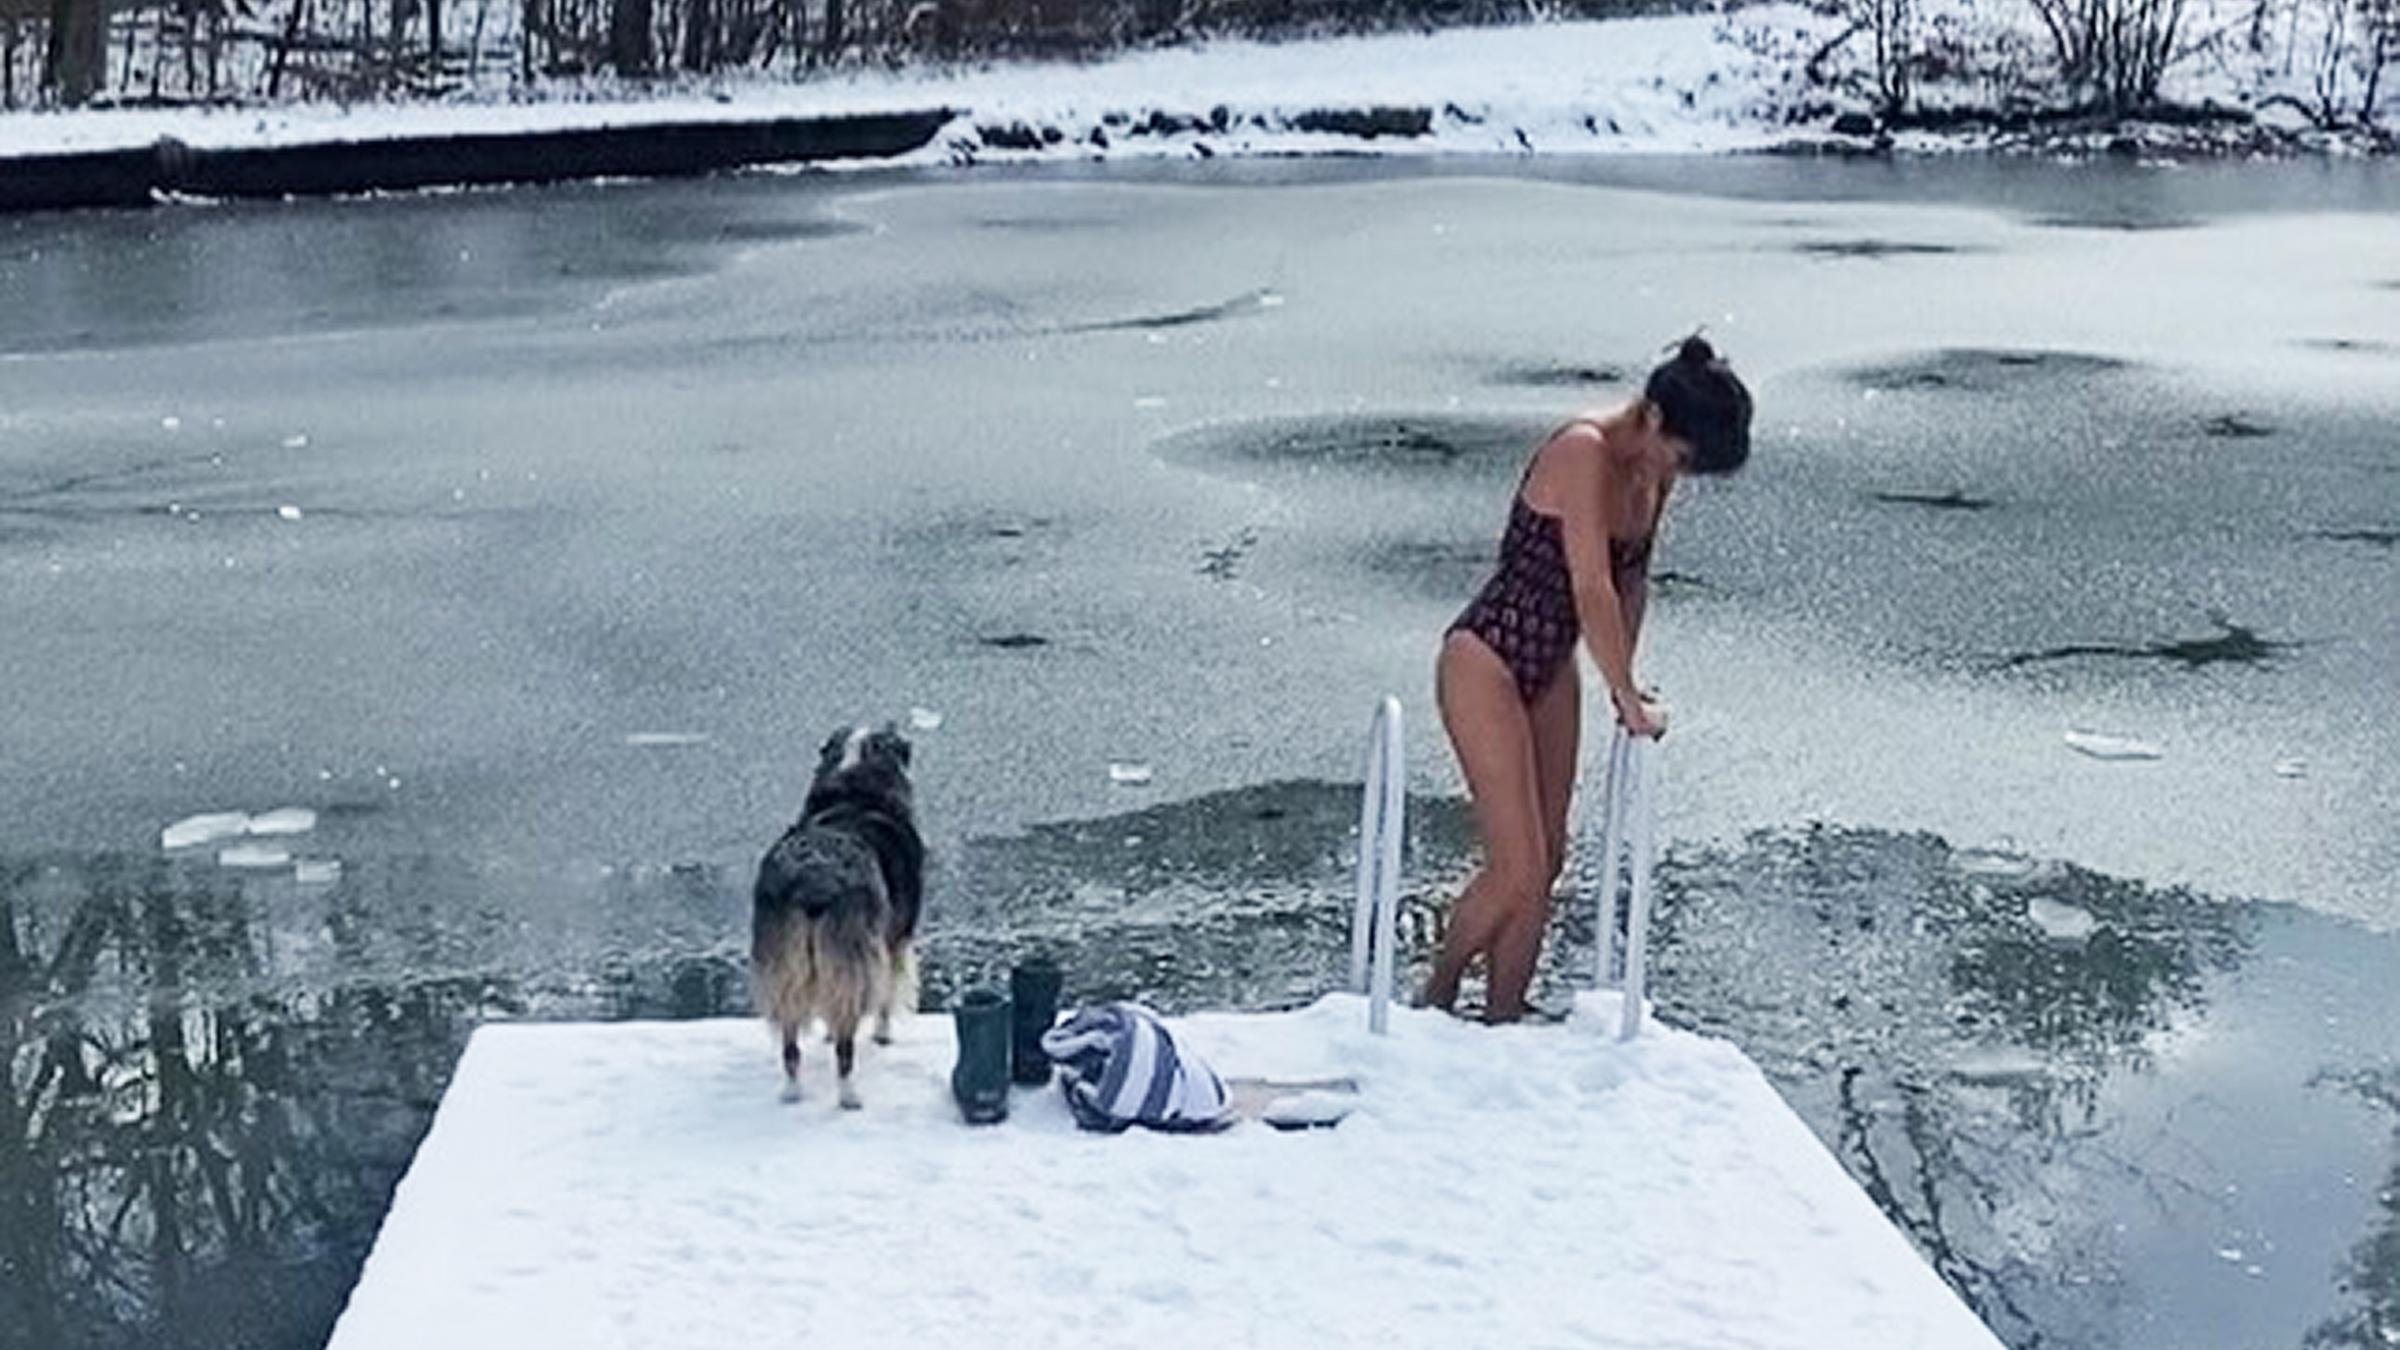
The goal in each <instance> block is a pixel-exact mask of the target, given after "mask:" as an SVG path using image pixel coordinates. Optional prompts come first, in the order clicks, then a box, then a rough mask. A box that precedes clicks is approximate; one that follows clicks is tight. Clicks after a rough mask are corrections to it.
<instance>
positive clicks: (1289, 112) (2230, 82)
mask: <svg viewBox="0 0 2400 1350" xmlns="http://www.w3.org/2000/svg"><path fill="white" fill-rule="evenodd" d="M1827 22H1828V21H1827V20H1825V19H1824V18H1823V17H1821V16H1819V15H1816V14H1814V13H1812V12H1811V11H1809V10H1807V9H1804V8H1801V7H1799V6H1796V5H1781V4H1777V5H1766V6H1759V7H1754V8H1749V9H1743V10H1739V11H1735V12H1732V13H1729V14H1715V13H1697V14H1677V15H1665V16H1652V17H1640V18H1624V19H1610V20H1600V21H1582V22H1563V23H1545V24H1528V25H1522V26H1517V27H1507V28H1467V29H1447V30H1442V31H1439V32H1433V33H1386V34H1378V35H1372V36H1359V37H1342V38H1324V39H1312V40H1307V41H1294V42H1279V43H1269V42H1254V41H1226V42H1208V43H1200V44H1193V45H1188V46H1177V47H1167V48H1157V49H1151V50H1143V51H1135V52H1131V53H1127V54H1123V55H1119V56H1116V57H1113V58H1110V59H1106V60H1101V61H1096V62H1089V63H1071V64H1061V63H1020V64H1001V65H989V66H982V67H976V68H953V69H917V70H903V71H897V72H851V73H847V74H843V75H839V76H835V77H831V78H826V79H822V80H813V81H810V82H807V83H791V82H786V81H777V80H762V81H757V82H738V81H737V82H726V83H720V84H717V85H713V86H710V87H706V88H687V89H679V90H675V91H673V92H665V93H661V92H657V91H655V90H650V89H643V88H640V87H634V86H626V85H621V84H608V85H600V86H589V87H577V88H575V89H573V90H571V91H566V92H565V93H563V94H562V95H561V96H557V97H550V98H544V99H539V100H534V101H517V102H511V101H499V100H496V99H485V100H483V101H457V102H444V103H412V104H362V105H352V106H347V107H345V106H338V105H327V104H304V105H290V106H281V107H276V108H271V109H257V108H229V109H213V110H212V109H197V108H184V109H121V110H103V111H88V110H87V111H74V112H43V113H12V114H8V115H5V116H0V162H7V161H16V162H17V163H18V164H19V165H20V166H24V165H25V164H27V162H28V161H31V160H34V159H36V158H37V157H42V156H61V155H76V154H115V155H123V154H125V153H126V152H133V151H143V152H148V153H151V154H153V155H156V156H157V157H158V158H159V159H160V160H161V161H174V160H178V159H179V157H182V156H184V155H185V152H186V151H187V150H188V151H189V152H192V153H193V154H195V155H197V156H200V157H205V156H208V155H210V154H214V153H217V152H248V153H251V154H253V155H257V156H259V157H260V164H261V165H263V164H264V163H265V162H266V159H267V157H266V156H265V155H264V154H263V153H262V152H272V151H302V150H306V151H313V152H317V153H318V154H320V155H322V154H323V152H325V151H326V150H328V149H331V148H334V147H349V146H360V145H368V144H375V145H378V146H388V145H391V144H395V143H407V144H411V145H412V146H413V147H414V148H415V149H416V150H417V152H418V153H420V154H423V155H436V156H441V155H447V156H450V157H452V158H454V159H456V160H458V162H459V163H460V165H461V176H460V177H459V179H458V180H457V181H462V182H476V181H536V180H539V179H542V178H564V177H589V176H593V174H594V173H615V172H631V173H657V172H678V171H707V170H711V169H717V168H725V167H734V166H737V165H742V164H766V163H795V162H821V161H823V160H825V159H829V158H836V157H839V158H845V159H852V160H855V161H857V162H864V163H872V164H875V165H880V166H899V167H914V166H928V165H967V164H974V163H983V162H1028V161H1032V162H1040V161H1091V160H1100V159H1124V158H1135V159H1162V158H1170V159H1193V160H1200V159H1212V158H1216V157H1219V156H1235V157H1242V156H1253V157H1256V156H1272V157H1285V156H1320V155H1351V156H1355V155H1373V156H1425V155H1506V156H1527V155H1536V156H1547V155H1580V154H1695V153H1697V154H1724V153H1797V154H1844V155H1852V154H1925V153H1950V152H1958V151H2000V152H2023V151H2033V152H2038V153H2046V154H2065V155H2070V156H2072V155H2079V154H2098V153H2113V154H2117V155H2129V156H2133V157H2141V158H2182V157H2201V156H2222V155H2258V154H2278V153H2329V154H2355V153H2368V154H2371V153H2377V152H2388V151H2389V150H2390V149H2391V142H2390V139H2389V137H2388V136H2385V135H2381V134H2379V133H2374V132H2354V133H2326V132H2319V131H2314V130H2311V129H2309V128H2307V127H2306V126H2304V125H2302V124H2300V123H2299V122H2298V121H2297V120H2296V119H2293V118H2282V119H2278V118H2277V117H2276V116H2274V115H2273V113H2272V111H2270V113H2269V114H2267V115H2264V116H2262V115H2259V114H2256V113H2254V112H2252V111H2250V110H2249V107H2248V106H2247V104H2248V103H2251V102H2257V101H2259V94H2258V87H2257V86H2256V85H2255V84H2254V83H2249V84H2246V83H2245V82H2244V81H2242V80H2237V79H2234V78H2231V77H2230V76H2228V75H2226V74H2225V72H2223V71H2219V72H2216V74H2215V75H2214V76H2211V77H2208V78H2201V77H2199V76H2194V77H2192V78H2187V79H2185V80H2183V81H2181V82H2179V83H2178V84H2177V85H2175V86H2173V87H2171V88H2169V89H2167V90H2165V91H2163V93H2162V96H2163V97H2165V98H2167V99H2168V100H2169V103H2168V105H2167V106H2168V108H2169V109H2170V110H2174V109H2180V110H2182V111H2181V112H2175V111H2169V112H2168V113H2166V114H2165V115H2164V117H2163V120H2162V119H2151V120H2142V119H2130V120H2119V119H2113V118H2106V117H2097V116H2093V117H2082V118H2078V117H2075V116H2074V115H2072V114H2065V113H2028V112H2015V113H2011V114H2008V115H2006V116H2002V115H1999V114H1990V115H1978V114H1975V113H1971V112H1964V111H1944V108H1945V107H1948V108H1953V109H1957V108H1963V107H1964V106H1965V103H1966V102H1971V99H1968V100H1959V99H1953V100H1951V101H1950V102H1948V103H1947V104H1945V103H1943V102H1939V101H1936V99H1935V98H1934V97H1932V96H1931V91H1929V97H1928V99H1927V108H1928V111H1926V112H1922V113H1919V114H1917V115H1915V116H1912V117H1906V118H1902V119H1898V120H1897V121H1896V122H1895V123H1893V124H1891V125H1886V124H1885V123H1884V122H1883V121H1881V120H1879V119H1877V118H1875V117H1874V116H1872V115H1871V114H1869V113H1868V112H1867V111H1866V110H1865V109H1864V108H1861V107H1856V106H1844V105H1843V104H1842V103H1841V102H1839V101H1837V100H1835V99H1833V98H1832V97H1830V96H1829V95H1828V94H1827V93H1826V91H1824V90H1822V89H1812V88H1808V87H1805V86H1804V85H1803V84H1801V83H1800V82H1799V81H1798V77H1797V73H1796V72H1794V71H1793V70H1791V69H1790V68H1789V62H1788V60H1786V59H1784V58H1783V57H1782V56H1780V55H1779V54H1778V52H1779V50H1780V49H1779V48H1778V47H1777V46H1776V43H1778V42H1785V43H1789V42H1805V41H1808V40H1810V39H1811V38H1812V37H1813V36H1815V35H1816V34H1818V33H1819V32H1821V31H1822V29H1823V26H1824V25H1825V24H1826V23H1827ZM945 113H946V114H948V115H947V117H946V118H944V117H943V114H945ZM862 118H882V119H900V120H904V121H907V122H908V123H909V124H910V125H911V126H917V125H920V124H921V125H923V126H925V127H933V128H938V129H935V130H931V131H930V132H929V134H925V135H923V136H922V138H921V139H920V138H919V137H918V136H916V135H914V134H912V135H910V136H907V137H903V138H901V139H899V140H892V139H891V138H889V137H886V138H885V141H884V142H881V143H878V144H876V145H874V146H872V147H870V148H868V149H865V150H859V149H855V148H853V149H851V150H848V151H846V152H844V153H843V154H841V155H839V156H833V155H819V154H815V153H809V152H806V151H804V150H803V151H796V150H794V149H793V148H792V147H791V146H790V145H788V144H787V145H781V146H777V145H761V146H756V147H751V148H749V149H747V150H745V151H743V152H740V153H734V152H730V151H729V152H725V153H719V154H716V155H713V156H702V157H699V158H694V159H691V160H689V161H677V160H675V159H674V158H673V157H672V155H667V156H666V157H665V158H664V159H663V161H662V153H661V147H660V146H658V145H656V144H651V145H649V146H648V147H647V148H646V149H645V150H642V151H638V152H632V151H629V152H627V153H629V154H632V155H633V157H634V160H635V162H636V164H637V167H632V168H625V169H619V168H616V167H614V166H613V162H609V163H603V164H601V166H600V167H598V168H596V169H594V168H585V167H582V166H578V165H573V164H567V165H560V166H557V169H558V171H557V172H546V171H538V170H537V171H535V172H532V173H520V172H515V171H502V170H489V171H486V172H483V173H480V174H478V173H475V172H472V171H471V162H472V161H473V159H474V157H475V156H478V155H482V156H487V157H488V156H491V155H492V154H494V153H495V152H494V151H493V150H492V149H490V148H489V145H488V143H489V142H494V141H499V140H504V139H507V138H529V137H532V138H538V137H540V136H544V135H550V136H562V137H563V136H576V135H584V136H595V137H604V138H612V139H613V141H614V142H615V143H617V144H621V145H634V144H637V143H641V142H644V141H645V140H648V141H656V140H658V139H660V138H667V137H673V136H681V137H684V138H686V139H687V140H691V139H693V138H698V139H701V140H706V139H708V138H709V137H710V136H712V135H714V136H717V137H719V138H723V139H732V138H734V137H736V136H737V135H738V134H739V132H740V131H741V129H743V128H747V127H757V126H781V127H785V128H792V127H802V126H805V124H808V123H812V122H830V121H833V120H836V119H862ZM463 138H477V139H479V140H481V141H484V142H486V143H487V145H485V146H483V147H478V146H474V145H469V144H465V143H464V140H463ZM521 157H522V156H520V158H521ZM100 162H101V161H97V160H95V161H93V163H94V164H95V165H96V164H99V163H100ZM188 163H189V161H188V160H183V161H182V165H183V166H184V167H188ZM53 167H55V168H58V169H63V170H67V171H69V172H75V173H80V172H83V170H82V169H80V168H79V167H77V166H75V165H73V164H71V163H66V162H60V161H53ZM175 167H176V166H174V165H169V166H168V167H167V168H165V169H163V170H162V172H164V173H166V174H168V175H169V176H168V177H166V178H164V179H160V180H157V181H154V182H152V183H151V184H150V186H151V188H152V189H154V190H156V191H158V192H173V191H177V190H178V189H179V186H180V185H179V184H177V183H176V182H174V181H173V179H172V177H171V175H172V173H173V172H174V169H175ZM251 176H252V177H256V178H259V179H260V180H261V183H262V184H263V185H262V186H259V187H257V188H255V189H247V188H246V189H237V190H236V193H237V195H281V192H282V191H289V192H294V193H303V192H312V191H328V190H332V191H340V190H352V189H344V188H341V187H332V188H328V187H325V186H320V185H318V184H316V183H315V182H314V181H313V180H312V179H311V177H310V176H309V175H306V174H301V175H298V177H297V178H296V180H295V182H294V183H293V185H292V186H290V187H288V188H284V189H281V190H277V185H276V183H275V182H274V181H273V176H274V171H273V170H272V169H271V168H266V167H254V169H253V171H252V173H251ZM320 176H321V175H320ZM429 181H440V180H439V179H438V178H437V179H433V180H427V179H426V178H425V177H424V175H423V173H422V172H419V173H417V174H416V175H414V176H412V177H411V178H410V180H409V181H406V182H400V183H394V184H382V183H368V184H366V185H365V186H367V187H377V186H403V187H406V186H425V185H428V182H429ZM201 195H208V192H207V189H206V188H205V187H203V188H202V189H201ZM7 196H8V194H7V193H6V192H5V191H0V202H4V201H5V200H6V198H7ZM111 200H117V199H115V198H112V199H111Z"/></svg>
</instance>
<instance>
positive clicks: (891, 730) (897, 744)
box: [881, 722, 915, 769]
mask: <svg viewBox="0 0 2400 1350" xmlns="http://www.w3.org/2000/svg"><path fill="white" fill-rule="evenodd" d="M881 736H882V740H883V743H884V744H885V745H888V746H890V747H891V750H892V758H894V759H897V760H899V761H900V767H901V768H903V769H905V768H907V767H908V765H909V758H910V756H912V755H913V754H914V753H915V747H913V746H911V745H910V744H909V743H908V738H907V737H906V736H903V735H901V734H900V724H899V723H898V722H886V723H884V724H883V731H882V733H881Z"/></svg>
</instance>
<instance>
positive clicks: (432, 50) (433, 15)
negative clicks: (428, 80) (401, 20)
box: [425, 0, 442, 84]
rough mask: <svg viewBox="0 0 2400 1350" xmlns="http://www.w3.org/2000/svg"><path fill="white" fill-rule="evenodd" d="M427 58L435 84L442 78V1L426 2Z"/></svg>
mask: <svg viewBox="0 0 2400 1350" xmlns="http://www.w3.org/2000/svg"><path fill="white" fill-rule="evenodd" d="M425 57H426V60H427V61H428V62H429V63H430V64H431V65H432V67H433V69H432V71H431V72H430V75H431V77H432V79H433V81H434V82H435V83H437V84H438V83H440V81H441V78H442V0H425Z"/></svg>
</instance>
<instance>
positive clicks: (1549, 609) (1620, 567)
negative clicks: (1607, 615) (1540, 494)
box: [1448, 466, 1650, 703]
mask: <svg viewBox="0 0 2400 1350" xmlns="http://www.w3.org/2000/svg"><path fill="white" fill-rule="evenodd" d="M1528 473H1530V466H1529V468H1528ZM1608 565H1609V572H1610V576H1611V579H1612V580H1614V581H1615V582H1616V583H1617V585H1618V587H1619V588H1620V590H1621V589H1622V588H1623V586H1624V584H1625V582H1626V580H1627V579H1628V578H1639V577H1640V576H1641V574H1642V573H1643V571H1644V569H1646V568H1647V567H1649V565H1650V541H1649V540H1648V539H1612V540H1610V541H1609V547H1608ZM1462 629H1463V630H1465V631H1467V632H1469V633H1473V634H1474V635H1475V636H1476V637H1478V638H1481V639H1483V643H1484V645H1485V646H1487V647H1490V648H1491V649H1492V651H1493V653H1494V654H1496V655H1498V656H1499V658H1500V660H1501V661H1502V662H1503V663H1505V664H1506V665H1507V666H1508V671H1509V674H1510V675H1511V676H1513V677H1514V678H1515V680H1516V682H1517V693H1518V695H1519V696H1520V697H1522V698H1523V699H1524V700H1525V701H1526V702H1527V703H1531V702H1533V700H1534V697H1535V695H1537V694H1540V693H1541V692H1542V691H1543V690H1544V689H1546V688H1548V687H1549V686H1550V681H1552V680H1554V679H1556V678H1558V672H1559V671H1560V669H1561V668H1563V667H1564V666H1565V665H1566V663H1567V661H1568V660H1569V659H1570V658H1571V657H1572V656H1573V655H1574V653H1575V643H1576V640H1577V639H1578V638H1579V637H1580V636H1581V633H1582V627H1581V625H1580V624H1578V623H1577V622H1576V620H1575V584H1574V581H1573V579H1572V577H1571V576H1570V575H1569V573H1568V571H1567V546H1566V539H1565V536H1564V534H1563V532H1562V529H1561V526H1560V523H1559V518H1558V517H1556V516H1553V515H1550V514H1547V513H1546V512H1542V511H1536V510H1534V509H1533V507H1531V506H1529V505H1527V504H1526V501H1525V485H1524V484H1523V483H1522V482H1520V483H1518V485H1517V495H1516V497H1515V498H1514V500H1513V504H1512V505H1511V506H1510V508H1509V513H1508V529H1507V531H1506V532H1505V533H1503V534H1502V535H1501V536H1500V563H1499V566H1498V567H1497V568H1495V569H1494V570H1493V572H1492V579H1491V580H1490V581H1487V582H1485V583H1484V586H1483V590H1482V591H1480V592H1479V593H1477V595H1476V596H1475V598H1474V600H1472V601H1471V602H1469V603H1468V605H1467V607H1466V609H1465V611H1464V612H1462V613H1461V614H1460V615H1459V616H1458V618H1457V619H1455V620H1454V621H1452V623H1451V624H1450V628H1449V630H1448V631H1449V632H1453V633H1455V632H1458V631H1460V630H1462Z"/></svg>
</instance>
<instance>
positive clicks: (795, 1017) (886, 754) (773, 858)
mask: <svg viewBox="0 0 2400 1350" xmlns="http://www.w3.org/2000/svg"><path fill="white" fill-rule="evenodd" d="M909 753H910V752H909V744H908V741H907V739H906V738H904V737H902V736H901V735H900V733H899V730H898V729H897V728H896V727H894V726H892V725H890V724H888V723H887V724H886V725H884V726H883V727H882V728H880V729H870V728H867V727H864V726H860V727H853V728H849V729H847V730H843V731H836V732H835V733H833V735H832V736H830V737H828V738H827V739H826V741H825V744H824V747H823V748H822V749H821V750H819V751H818V754H817V771H816V776H815V778H814V779H813V780H812V781H811V783H810V784H809V789H808V800H807V802H806V803H805V804H804V805H803V806H802V807H801V811H800V819H799V820H798V821H797V822H796V823H795V824H793V825H792V827H791V828H790V829H788V830H786V831H784V833H783V836H782V838H780V839H777V840H776V841H775V844H774V846H773V847H772V848H769V849H768V850H767V853H766V856H765V857H764V858H762V859H760V860H759V864H758V881H757V883H756V884H755V885H754V886H753V887H752V888H751V893H750V974H751V984H752V989H753V992H754V993H755V995H756V998H757V1003H758V1011H759V1013H760V1015H761V1016H763V1017H764V1018H765V1019H766V1020H767V1023H768V1025H770V1026H771V1027H773V1028H774V1031H775V1034H776V1036H777V1037H778V1038H779V1039H780V1040H781V1042H782V1046H783V1077H784V1090H783V1095H784V1099H785V1100H787V1101H797V1100H799V1097H800V1038H801V1036H802V1035H803V1034H805V1033H806V1032H807V1030H808V1025H809V1022H810V1020H811V1019H812V1018H822V1019H824V1022H825V1029H826V1032H827V1035H828V1036H829V1037H830V1039H831V1040H832V1041H833V1054H834V1062H835V1064H836V1065H837V1066H839V1069H840V1072H841V1102H842V1106H843V1107H844V1108H845V1109H847V1110H856V1109H858V1106H859V1100H858V1093H857V1091H856V1089H854V1088H853V1087H852V1086H851V1083H850V1070H851V1068H852V1066H853V1064H854V1063H855V1061H856V1055H857V1051H856V1040H857V1036H858V1027H859V1024H860V1023H861V1022H863V1021H865V1020H866V1017H867V1014H868V1013H869V1012H872V1013H874V1014H875V1041H876V1043H877V1044H879V1045H889V1044H891V1040H892V1005H893V1003H894V1002H895V1000H898V1001H903V1002H906V1003H907V1004H909V1005H910V1007H911V1008H912V1009H913V1008H914V1005H915V1002H916V995H915V990H914V988H913V985H914V983H915V962H914V960H913V959H912V957H911V954H910V944H912V943H913V942H915V940H916V936H917V918H918V914H919V911H920V910H921V908H922V906H923V904H924V887H925V843H924V840H923V838H922V837H921V836H919V834H918V833H917V822H916V806H915V791H914V789H913V787H912V786H911V784H910V782H909V776H908V765H909Z"/></svg>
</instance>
